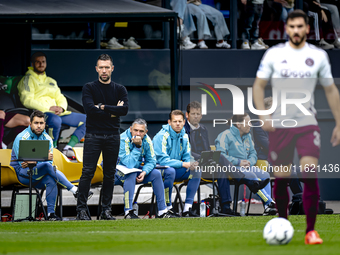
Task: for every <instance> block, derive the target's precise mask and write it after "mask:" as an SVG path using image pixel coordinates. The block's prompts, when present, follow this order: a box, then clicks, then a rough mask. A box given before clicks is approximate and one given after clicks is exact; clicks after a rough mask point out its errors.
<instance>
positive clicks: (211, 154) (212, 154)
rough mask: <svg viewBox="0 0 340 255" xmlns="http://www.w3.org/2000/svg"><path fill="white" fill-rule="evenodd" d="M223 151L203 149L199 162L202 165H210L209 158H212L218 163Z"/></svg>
mask: <svg viewBox="0 0 340 255" xmlns="http://www.w3.org/2000/svg"><path fill="white" fill-rule="evenodd" d="M220 155H221V151H202V152H201V158H200V160H199V164H200V165H201V166H202V165H206V164H208V165H210V163H209V160H210V159H212V160H213V161H215V163H216V164H218V162H219V161H220Z"/></svg>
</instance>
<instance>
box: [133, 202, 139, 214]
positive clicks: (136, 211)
mask: <svg viewBox="0 0 340 255" xmlns="http://www.w3.org/2000/svg"><path fill="white" fill-rule="evenodd" d="M132 209H133V210H135V211H134V213H135V214H136V215H138V204H137V202H134V203H133V205H132Z"/></svg>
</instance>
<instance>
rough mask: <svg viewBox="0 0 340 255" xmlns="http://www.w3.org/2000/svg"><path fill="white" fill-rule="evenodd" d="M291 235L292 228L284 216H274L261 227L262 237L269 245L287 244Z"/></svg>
mask: <svg viewBox="0 0 340 255" xmlns="http://www.w3.org/2000/svg"><path fill="white" fill-rule="evenodd" d="M293 235H294V228H293V226H292V224H290V222H289V221H288V220H286V219H285V218H274V219H272V220H270V221H268V222H267V224H266V226H265V227H264V229H263V238H264V239H265V240H266V242H267V244H270V245H282V244H288V243H289V242H290V240H292V238H293Z"/></svg>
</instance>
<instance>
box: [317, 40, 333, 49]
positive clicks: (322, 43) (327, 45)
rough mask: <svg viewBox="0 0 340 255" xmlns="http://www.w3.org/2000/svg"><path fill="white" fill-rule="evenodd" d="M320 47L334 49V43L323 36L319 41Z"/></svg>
mask: <svg viewBox="0 0 340 255" xmlns="http://www.w3.org/2000/svg"><path fill="white" fill-rule="evenodd" d="M319 47H320V48H321V49H324V50H331V49H334V45H333V44H329V43H328V42H326V41H325V40H324V39H323V38H322V39H321V40H320V42H319Z"/></svg>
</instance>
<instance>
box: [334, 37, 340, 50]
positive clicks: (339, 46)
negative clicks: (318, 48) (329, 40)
mask: <svg viewBox="0 0 340 255" xmlns="http://www.w3.org/2000/svg"><path fill="white" fill-rule="evenodd" d="M333 45H334V46H335V48H338V49H339V48H340V38H338V39H336V40H335V41H334V42H333Z"/></svg>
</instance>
